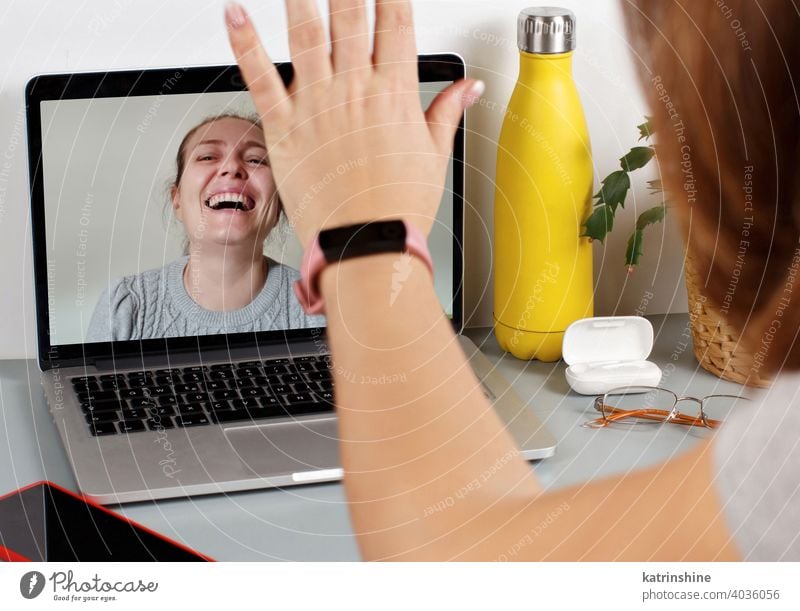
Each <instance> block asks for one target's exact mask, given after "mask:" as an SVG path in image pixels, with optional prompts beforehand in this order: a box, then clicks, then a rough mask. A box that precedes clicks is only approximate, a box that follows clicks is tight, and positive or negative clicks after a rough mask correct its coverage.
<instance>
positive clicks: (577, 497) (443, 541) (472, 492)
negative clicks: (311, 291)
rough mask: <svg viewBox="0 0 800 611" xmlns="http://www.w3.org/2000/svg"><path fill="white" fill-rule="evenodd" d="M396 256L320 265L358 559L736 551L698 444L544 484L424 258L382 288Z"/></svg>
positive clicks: (629, 556) (646, 556) (699, 555)
mask: <svg viewBox="0 0 800 611" xmlns="http://www.w3.org/2000/svg"><path fill="white" fill-rule="evenodd" d="M397 261H398V257H397V256H396V255H381V256H377V257H367V258H361V259H353V260H349V261H346V262H344V263H342V264H340V265H338V266H332V267H331V268H329V269H327V270H326V271H325V272H324V274H323V276H322V287H321V288H322V291H323V294H324V296H325V300H326V304H327V312H328V334H329V341H330V344H331V348H332V352H333V357H334V365H335V370H334V371H335V373H334V377H335V380H336V401H337V405H338V413H339V422H340V429H339V430H340V436H341V438H342V444H341V448H342V462H343V465H344V469H345V487H346V490H347V494H348V500H349V502H350V510H351V517H352V521H353V526H354V528H355V531H356V533H357V535H358V537H359V543H360V546H361V549H362V552H363V554H364V556H365V557H366V558H367V559H383V558H387V559H398V558H409V559H430V560H434V559H435V560H443V559H472V560H475V559H481V560H491V559H508V560H540V559H549V560H576V559H585V560H634V559H636V560H656V559H662V560H677V559H684V560H689V559H693V560H702V559H705V560H711V559H716V560H732V559H735V558H736V551H735V549H734V547H733V546H732V544H731V543H730V534H729V532H728V530H727V528H726V526H725V524H724V521H723V519H722V511H721V507H720V505H719V501H718V499H717V497H716V494H715V492H714V487H713V472H712V467H711V461H710V455H709V451H708V449H709V445H708V444H706V443H703V444H701V445H699V446H698V447H697V448H696V449H695V450H693V451H691V452H689V453H687V454H685V455H683V456H680V457H678V458H676V459H674V460H671V461H669V462H667V463H665V464H662V465H659V466H657V467H653V468H651V469H649V470H646V471H638V472H632V473H629V474H627V475H625V476H619V477H616V478H611V479H606V480H602V481H597V482H590V483H588V484H584V485H582V486H579V487H576V488H573V489H567V490H563V491H559V492H556V493H551V494H542V493H540V490H539V488H538V485H537V484H536V481H535V478H534V477H533V475H532V472H531V470H530V468H529V467H528V465H527V464H526V463H525V461H524V460H523V459H522V458H521V457H520V455H519V454H518V453H517V452H516V448H515V446H514V443H513V441H512V440H511V439H510V437H509V436H508V435H507V434H506V432H505V431H504V430H503V426H502V424H501V423H500V421H499V420H498V418H497V417H496V415H495V413H494V411H493V410H492V408H491V406H490V405H489V402H488V401H487V400H486V398H485V397H484V395H483V393H482V391H481V389H480V386H479V383H478V381H477V379H476V378H475V376H474V374H473V373H472V370H471V369H470V367H469V365H468V363H467V361H466V359H465V357H464V355H463V353H462V351H461V348H460V346H459V345H458V343H457V341H456V339H455V336H454V333H453V331H452V328H451V326H450V323H449V321H448V320H447V319H446V318H445V317H444V316H443V315H442V313H441V309H440V307H439V305H438V302H437V298H436V295H435V293H434V291H433V287H432V284H431V281H430V278H429V274H428V271H427V270H426V269H425V268H424V266H423V265H422V264H421V263H420V262H419V261H417V260H416V259H413V258H412V259H411V260H410V261H411V262H412V263H411V264H412V266H413V267H412V271H411V273H410V275H409V277H408V279H407V280H406V281H405V282H404V283H402V284H400V285H399V286H397V285H395V287H392V274H393V273H395V272H397V270H396V269H395V268H394V267H393V265H394V264H395V263H396V262H397ZM393 292H394V294H395V298H394V302H393V304H392V302H391V297H392V293H393ZM387 321H391V323H390V324H387ZM687 491H692V494H687Z"/></svg>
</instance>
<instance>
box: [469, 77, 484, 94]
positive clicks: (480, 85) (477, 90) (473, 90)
mask: <svg viewBox="0 0 800 611" xmlns="http://www.w3.org/2000/svg"><path fill="white" fill-rule="evenodd" d="M484 91H486V83H484V82H483V81H481V80H477V81H474V82H473V83H472V85H471V86H470V88H469V94H470V95H471V96H474V97H476V98H479V97H481V96H482V95H483V92H484Z"/></svg>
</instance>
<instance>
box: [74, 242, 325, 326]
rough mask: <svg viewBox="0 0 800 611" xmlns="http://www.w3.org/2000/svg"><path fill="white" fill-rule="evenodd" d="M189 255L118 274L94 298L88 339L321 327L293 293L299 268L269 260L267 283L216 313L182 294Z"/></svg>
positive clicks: (322, 321)
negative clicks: (156, 266)
mask: <svg viewBox="0 0 800 611" xmlns="http://www.w3.org/2000/svg"><path fill="white" fill-rule="evenodd" d="M188 260H189V257H188V256H183V257H181V258H180V259H176V260H175V261H172V262H171V263H168V264H167V265H165V266H164V267H162V268H160V269H152V270H148V271H145V272H142V273H140V274H132V275H130V276H125V277H123V278H117V279H116V280H114V281H113V282H112V283H111V285H110V286H109V287H108V288H106V289H105V290H104V291H103V293H102V294H101V295H100V299H99V300H98V301H97V305H96V306H95V309H94V313H93V314H92V319H91V321H90V322H89V330H88V332H87V337H86V340H87V341H89V342H103V341H118V340H129V339H152V338H161V337H183V336H195V335H214V334H219V333H247V332H254V331H273V330H277V329H297V328H304V327H321V326H324V325H325V318H324V317H323V316H309V315H307V314H306V313H305V312H304V311H303V309H302V307H300V304H299V303H298V301H297V298H296V297H295V294H294V288H293V286H292V285H293V283H294V281H295V280H297V279H298V278H299V277H300V273H299V272H298V271H297V270H294V269H292V268H291V267H287V266H285V265H283V264H281V263H278V262H276V261H273V260H272V259H267V261H268V265H269V268H268V272H267V281H266V282H265V283H264V287H263V288H262V289H261V292H260V293H259V294H258V295H257V296H256V298H255V299H254V300H253V301H251V302H250V303H249V304H248V305H246V306H245V307H243V308H241V309H239V310H230V311H224V312H216V311H212V310H206V309H204V308H202V307H201V306H199V305H198V304H197V303H195V301H194V300H193V299H192V298H191V296H190V295H189V294H188V293H187V292H186V287H185V286H184V284H183V271H184V268H185V267H186V263H187V261H188Z"/></svg>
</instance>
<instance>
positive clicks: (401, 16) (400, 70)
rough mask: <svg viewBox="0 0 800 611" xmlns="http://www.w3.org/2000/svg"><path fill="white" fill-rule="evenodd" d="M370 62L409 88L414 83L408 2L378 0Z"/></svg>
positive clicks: (414, 54)
mask: <svg viewBox="0 0 800 611" xmlns="http://www.w3.org/2000/svg"><path fill="white" fill-rule="evenodd" d="M372 63H373V64H375V68H376V69H377V70H378V71H379V72H383V73H385V74H387V75H389V76H392V77H393V78H395V79H398V80H399V81H400V82H402V83H404V84H406V85H408V86H411V85H415V84H416V83H417V43H416V40H415V35H414V18H413V15H412V14H411V1H410V0H377V3H376V5H375V49H374V51H373V53H372Z"/></svg>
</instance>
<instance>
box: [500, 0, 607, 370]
mask: <svg viewBox="0 0 800 611" xmlns="http://www.w3.org/2000/svg"><path fill="white" fill-rule="evenodd" d="M517 39H518V44H519V48H520V65H519V78H518V80H517V84H516V87H515V88H514V92H513V94H512V95H511V100H510V101H509V103H508V108H507V110H506V114H505V118H504V120H503V128H502V131H501V133H500V140H499V143H498V148H497V172H496V192H495V200H494V323H495V335H496V337H497V340H498V342H499V344H500V347H501V348H503V350H505V351H507V352H510V353H511V354H513V355H514V356H516V357H517V358H520V359H539V360H542V361H555V360H557V359H559V358H561V342H562V339H563V337H564V331H565V330H566V328H567V326H569V324H570V323H571V322H573V321H575V320H577V319H579V318H586V317H589V316H592V309H593V303H592V246H591V243H590V241H589V239H588V238H582V237H580V234H581V233H582V225H583V223H584V222H585V220H586V219H587V218H588V215H589V213H590V212H591V195H592V158H591V148H590V144H589V134H588V131H587V129H586V119H585V117H584V115H583V108H582V107H581V103H580V99H579V98H578V91H577V89H576V88H575V83H574V82H573V80H572V52H573V50H574V49H575V16H574V15H573V13H572V12H571V11H568V10H566V9H560V8H544V7H541V8H540V7H535V8H528V9H525V10H523V11H522V12H521V13H520V15H519V19H518V22H517Z"/></svg>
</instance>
